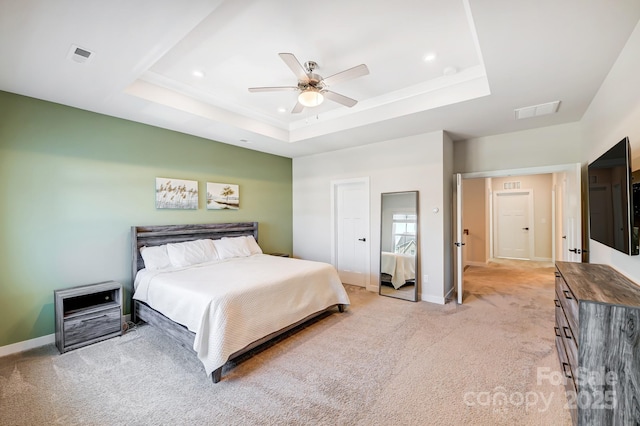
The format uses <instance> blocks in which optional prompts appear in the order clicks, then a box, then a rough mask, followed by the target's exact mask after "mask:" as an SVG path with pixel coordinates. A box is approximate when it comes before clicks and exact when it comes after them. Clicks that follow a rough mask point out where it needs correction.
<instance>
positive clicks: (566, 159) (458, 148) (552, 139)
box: [453, 118, 582, 173]
mask: <svg viewBox="0 0 640 426" xmlns="http://www.w3.org/2000/svg"><path fill="white" fill-rule="evenodd" d="M530 120H535V118H531V119H530ZM453 145H454V166H455V171H456V172H459V173H471V172H485V171H493V170H507V169H521V168H527V167H538V166H549V165H557V164H571V163H579V162H580V160H581V158H582V157H581V150H582V148H581V133H580V125H579V123H569V124H561V125H557V126H550V127H543V128H539V129H532V130H523V131H521V132H512V133H505V134H501V135H492V136H487V137H483V138H476V139H468V140H463V141H456V142H455V143H454V144H453Z"/></svg>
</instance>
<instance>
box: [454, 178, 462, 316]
mask: <svg viewBox="0 0 640 426" xmlns="http://www.w3.org/2000/svg"><path fill="white" fill-rule="evenodd" d="M453 179H454V185H453V188H454V191H455V194H454V197H453V200H454V201H453V202H454V203H455V206H454V208H453V211H454V215H455V217H454V221H453V223H454V228H455V229H454V243H453V244H454V250H453V251H454V256H453V257H454V268H453V269H454V270H453V274H454V279H455V283H456V292H457V294H458V303H459V304H462V296H463V294H464V253H463V248H464V241H463V239H462V237H463V235H462V230H463V229H464V226H463V220H462V219H463V217H462V175H461V174H460V173H457V174H455V175H454V176H453Z"/></svg>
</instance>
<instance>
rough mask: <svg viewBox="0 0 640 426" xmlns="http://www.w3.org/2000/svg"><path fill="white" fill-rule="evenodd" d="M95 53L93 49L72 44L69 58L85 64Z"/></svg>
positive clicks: (68, 54)
mask: <svg viewBox="0 0 640 426" xmlns="http://www.w3.org/2000/svg"><path fill="white" fill-rule="evenodd" d="M94 55H95V54H94V53H93V52H92V51H90V50H88V49H85V48H84V47H80V46H76V45H75V44H72V45H71V48H70V49H69V53H67V59H71V60H72V61H74V62H78V63H80V64H84V63H87V62H89V61H90V60H92V59H93V56H94Z"/></svg>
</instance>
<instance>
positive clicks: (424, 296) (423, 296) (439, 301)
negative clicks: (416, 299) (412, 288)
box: [420, 294, 447, 305]
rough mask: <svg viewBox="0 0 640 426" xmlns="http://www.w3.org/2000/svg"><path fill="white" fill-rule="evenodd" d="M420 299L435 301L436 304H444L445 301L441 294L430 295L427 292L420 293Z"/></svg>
mask: <svg viewBox="0 0 640 426" xmlns="http://www.w3.org/2000/svg"><path fill="white" fill-rule="evenodd" d="M420 300H422V301H423V302H431V303H437V304H438V305H444V304H445V302H446V301H447V300H446V299H445V298H444V297H442V296H430V295H428V294H421V295H420Z"/></svg>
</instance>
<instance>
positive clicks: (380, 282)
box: [378, 191, 420, 302]
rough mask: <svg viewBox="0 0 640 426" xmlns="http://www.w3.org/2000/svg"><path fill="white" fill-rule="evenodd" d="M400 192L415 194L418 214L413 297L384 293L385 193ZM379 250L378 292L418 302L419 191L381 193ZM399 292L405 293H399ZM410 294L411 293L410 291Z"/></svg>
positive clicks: (400, 192)
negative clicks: (383, 237) (383, 238)
mask: <svg viewBox="0 0 640 426" xmlns="http://www.w3.org/2000/svg"><path fill="white" fill-rule="evenodd" d="M399 194H413V195H415V214H416V246H417V247H416V255H415V259H414V262H415V265H414V270H415V277H414V286H413V294H412V295H411V296H412V297H411V298H408V297H400V296H398V295H395V296H394V295H393V294H389V293H388V292H387V293H383V292H382V246H383V241H382V235H383V226H384V220H383V219H384V207H385V206H384V196H385V195H399ZM379 251H380V259H379V260H380V265H379V268H378V269H379V272H378V274H379V275H378V294H379V295H380V296H387V297H393V298H396V299H401V300H408V301H410V302H417V301H418V287H419V286H420V273H419V272H420V271H419V269H420V209H419V196H418V191H397V192H383V193H381V194H380V247H379ZM394 291H395V292H398V290H395V289H394ZM399 294H405V293H404V292H403V293H399ZM409 294H410V293H409Z"/></svg>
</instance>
